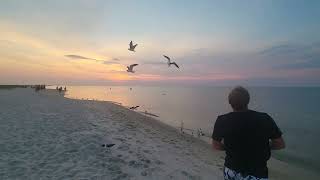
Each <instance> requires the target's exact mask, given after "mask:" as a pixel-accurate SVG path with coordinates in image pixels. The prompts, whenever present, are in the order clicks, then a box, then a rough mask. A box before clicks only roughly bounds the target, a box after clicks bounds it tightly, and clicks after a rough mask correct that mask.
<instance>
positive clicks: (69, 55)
mask: <svg viewBox="0 0 320 180" xmlns="http://www.w3.org/2000/svg"><path fill="white" fill-rule="evenodd" d="M65 57H68V58H71V59H84V60H93V61H102V60H98V59H94V58H89V57H85V56H80V55H76V54H68V55H65Z"/></svg>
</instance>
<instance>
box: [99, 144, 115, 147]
mask: <svg viewBox="0 0 320 180" xmlns="http://www.w3.org/2000/svg"><path fill="white" fill-rule="evenodd" d="M114 145H115V144H102V145H101V146H102V147H108V148H109V147H112V146H114Z"/></svg>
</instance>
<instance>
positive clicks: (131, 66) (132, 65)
mask: <svg viewBox="0 0 320 180" xmlns="http://www.w3.org/2000/svg"><path fill="white" fill-rule="evenodd" d="M135 66H138V64H131V65H130V66H127V68H128V69H127V72H131V73H134V72H135V71H133V67H135Z"/></svg>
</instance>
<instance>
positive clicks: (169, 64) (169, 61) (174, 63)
mask: <svg viewBox="0 0 320 180" xmlns="http://www.w3.org/2000/svg"><path fill="white" fill-rule="evenodd" d="M163 57H165V58H166V59H167V60H168V67H170V66H171V65H172V64H173V65H175V66H176V67H177V68H179V66H178V64H177V63H176V62H171V59H170V58H169V57H168V56H166V55H163Z"/></svg>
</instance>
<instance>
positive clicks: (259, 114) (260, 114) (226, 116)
mask: <svg viewBox="0 0 320 180" xmlns="http://www.w3.org/2000/svg"><path fill="white" fill-rule="evenodd" d="M245 113H248V114H251V115H252V116H256V117H260V118H267V119H269V118H270V116H269V114H268V113H265V112H259V111H254V110H248V111H247V112H245ZM236 114H237V113H235V112H229V113H226V114H222V115H219V116H218V119H229V118H232V117H233V116H235V115H236Z"/></svg>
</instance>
